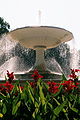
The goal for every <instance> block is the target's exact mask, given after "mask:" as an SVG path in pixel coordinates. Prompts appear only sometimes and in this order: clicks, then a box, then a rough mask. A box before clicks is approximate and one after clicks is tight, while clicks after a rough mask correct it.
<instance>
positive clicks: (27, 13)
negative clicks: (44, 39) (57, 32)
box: [0, 0, 80, 49]
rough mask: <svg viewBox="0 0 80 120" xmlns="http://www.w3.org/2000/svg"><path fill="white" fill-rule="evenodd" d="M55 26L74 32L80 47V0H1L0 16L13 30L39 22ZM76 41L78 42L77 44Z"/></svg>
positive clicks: (77, 44) (77, 46)
mask: <svg viewBox="0 0 80 120" xmlns="http://www.w3.org/2000/svg"><path fill="white" fill-rule="evenodd" d="M39 10H40V11H41V13H42V14H41V25H44V26H55V27H61V28H64V29H67V30H69V31H70V32H72V33H73V35H74V38H75V41H74V42H72V43H74V45H76V48H78V49H79V48H80V0H0V17H3V18H4V20H5V21H7V22H8V23H9V24H10V26H11V30H13V29H16V28H20V27H25V26H36V25H38V24H39V19H38V18H39V16H38V11H39ZM75 43H76V44H75Z"/></svg>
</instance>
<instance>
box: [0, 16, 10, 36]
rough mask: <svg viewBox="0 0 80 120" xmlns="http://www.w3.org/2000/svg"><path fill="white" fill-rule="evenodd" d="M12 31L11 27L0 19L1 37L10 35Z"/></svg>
mask: <svg viewBox="0 0 80 120" xmlns="http://www.w3.org/2000/svg"><path fill="white" fill-rule="evenodd" d="M9 29H10V25H9V24H8V23H7V22H6V21H4V19H3V18H2V17H0V36H1V35H2V34H4V33H8V32H9Z"/></svg>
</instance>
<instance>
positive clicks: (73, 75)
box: [69, 69, 80, 79]
mask: <svg viewBox="0 0 80 120" xmlns="http://www.w3.org/2000/svg"><path fill="white" fill-rule="evenodd" d="M79 71H80V70H79V69H71V74H70V75H69V77H70V78H72V79H76V78H77V77H78V76H77V75H76V73H75V72H79Z"/></svg>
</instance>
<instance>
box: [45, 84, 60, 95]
mask: <svg viewBox="0 0 80 120" xmlns="http://www.w3.org/2000/svg"><path fill="white" fill-rule="evenodd" d="M47 84H48V85H49V92H51V93H54V94H55V93H56V92H58V91H59V89H58V88H59V86H57V83H55V82H47Z"/></svg>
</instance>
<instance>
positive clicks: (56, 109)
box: [54, 101, 67, 116]
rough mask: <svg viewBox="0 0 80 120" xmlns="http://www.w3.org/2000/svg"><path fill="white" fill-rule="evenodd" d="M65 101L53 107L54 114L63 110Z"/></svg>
mask: <svg viewBox="0 0 80 120" xmlns="http://www.w3.org/2000/svg"><path fill="white" fill-rule="evenodd" d="M66 103H67V101H64V102H63V103H62V104H60V105H58V106H57V107H56V108H55V109H54V114H55V115H56V116H58V115H59V113H60V112H61V111H63V108H64V106H65V105H66Z"/></svg>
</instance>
